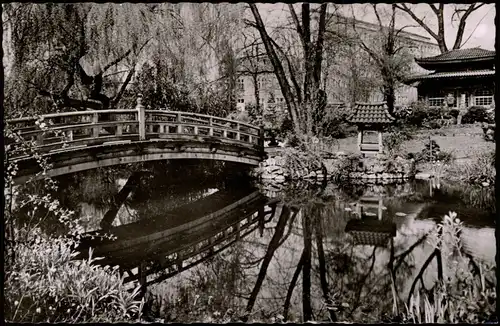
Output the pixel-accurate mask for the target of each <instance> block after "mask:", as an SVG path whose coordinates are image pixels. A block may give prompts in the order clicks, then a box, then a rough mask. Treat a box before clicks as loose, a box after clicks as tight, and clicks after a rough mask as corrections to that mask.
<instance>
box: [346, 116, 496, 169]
mask: <svg viewBox="0 0 500 326" xmlns="http://www.w3.org/2000/svg"><path fill="white" fill-rule="evenodd" d="M429 135H431V138H432V139H434V140H435V141H436V143H437V144H438V145H439V146H440V148H441V150H444V151H447V152H453V153H454V154H455V158H457V160H459V161H461V160H463V161H464V162H465V161H467V160H468V159H470V158H472V157H474V156H475V155H477V154H478V153H484V152H487V151H492V150H495V143H493V142H487V141H485V140H484V139H483V131H482V129H481V127H480V126H478V125H461V126H456V125H454V126H450V127H446V128H442V129H434V130H420V131H419V132H418V133H417V134H416V135H414V139H412V140H410V141H407V142H405V143H403V145H402V146H401V152H405V153H411V152H420V151H421V150H422V149H423V148H424V142H425V141H427V140H428V137H429ZM384 136H385V135H384ZM338 143H339V144H338V149H337V150H338V151H343V152H345V153H349V152H352V153H356V152H358V146H357V136H351V137H348V138H344V139H339V140H338Z"/></svg>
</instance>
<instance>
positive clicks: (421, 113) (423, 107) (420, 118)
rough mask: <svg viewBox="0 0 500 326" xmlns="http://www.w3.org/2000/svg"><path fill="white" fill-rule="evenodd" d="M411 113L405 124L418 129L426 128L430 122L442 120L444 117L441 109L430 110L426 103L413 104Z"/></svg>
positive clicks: (407, 115)
mask: <svg viewBox="0 0 500 326" xmlns="http://www.w3.org/2000/svg"><path fill="white" fill-rule="evenodd" d="M409 111H410V112H408V113H407V114H406V118H405V119H404V122H405V123H407V124H409V125H412V126H416V127H423V126H426V124H428V123H429V122H430V121H433V120H435V119H439V118H441V115H442V114H441V110H440V109H435V108H430V107H429V106H428V105H427V103H426V102H424V101H418V102H414V103H412V104H411V105H410V110H409Z"/></svg>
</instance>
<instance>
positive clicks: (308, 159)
mask: <svg viewBox="0 0 500 326" xmlns="http://www.w3.org/2000/svg"><path fill="white" fill-rule="evenodd" d="M280 154H281V156H282V157H283V161H284V164H283V168H284V169H286V170H288V171H290V173H291V174H293V173H294V171H304V170H308V171H316V170H318V169H322V168H323V163H322V159H321V155H320V153H318V152H315V151H313V150H312V149H311V148H310V146H308V144H307V143H306V142H304V141H302V142H301V143H300V145H299V146H298V147H286V148H284V149H283V151H281V153H280Z"/></svg>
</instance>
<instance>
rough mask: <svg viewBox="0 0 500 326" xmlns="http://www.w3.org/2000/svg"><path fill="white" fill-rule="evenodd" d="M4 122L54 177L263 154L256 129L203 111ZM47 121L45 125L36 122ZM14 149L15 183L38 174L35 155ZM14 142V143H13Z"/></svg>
mask: <svg viewBox="0 0 500 326" xmlns="http://www.w3.org/2000/svg"><path fill="white" fill-rule="evenodd" d="M41 118H42V119H43V122H41V123H40V120H38V121H37V118H35V117H30V118H21V119H13V120H8V121H7V125H8V126H9V127H10V128H11V129H12V130H13V131H14V132H16V133H18V134H19V135H20V137H21V138H22V139H25V140H32V141H34V142H35V146H36V151H37V152H39V153H40V154H41V155H43V156H44V157H45V158H47V159H48V161H49V163H51V164H52V167H51V169H50V170H49V171H47V175H48V176H57V175H61V174H66V173H73V172H78V171H83V170H88V169H93V168H97V167H104V166H111V165H117V164H125V163H135V162H145V161H154V160H165V159H205V160H207V159H208V160H221V161H230V162H237V163H242V164H248V165H258V163H259V162H260V160H261V159H262V157H263V155H264V152H263V150H264V143H263V132H262V131H261V129H260V128H258V127H255V126H252V125H250V124H246V123H243V122H238V121H234V120H229V119H224V118H219V117H213V116H208V115H202V114H195V113H188V112H178V111H175V112H174V111H160V110H145V109H144V106H142V105H141V104H140V101H139V103H138V105H137V108H136V109H129V110H96V111H78V112H65V113H55V114H47V115H43V116H41ZM40 125H45V127H43V129H41V128H40V127H39V126H40ZM9 141H11V145H12V146H14V147H15V148H13V149H12V151H11V157H13V159H14V160H15V161H16V162H17V163H18V165H19V173H18V176H17V178H16V180H15V181H16V182H23V181H25V180H26V179H28V178H29V176H31V175H34V174H36V173H38V172H39V170H40V169H39V167H38V164H37V162H36V158H35V157H33V155H26V154H25V153H23V152H22V151H20V150H19V146H17V145H16V143H12V140H7V143H8V142H9ZM16 146H17V147H16Z"/></svg>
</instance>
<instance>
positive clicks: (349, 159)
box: [332, 153, 363, 181]
mask: <svg viewBox="0 0 500 326" xmlns="http://www.w3.org/2000/svg"><path fill="white" fill-rule="evenodd" d="M362 158H363V155H362V154H360V153H350V154H348V155H346V156H344V157H342V158H341V159H340V160H339V162H338V164H337V166H336V168H335V169H333V172H332V179H333V180H335V181H341V180H344V179H346V178H347V176H348V175H349V173H350V172H354V171H356V170H357V169H358V168H359V167H361V166H362V165H363V162H362Z"/></svg>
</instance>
